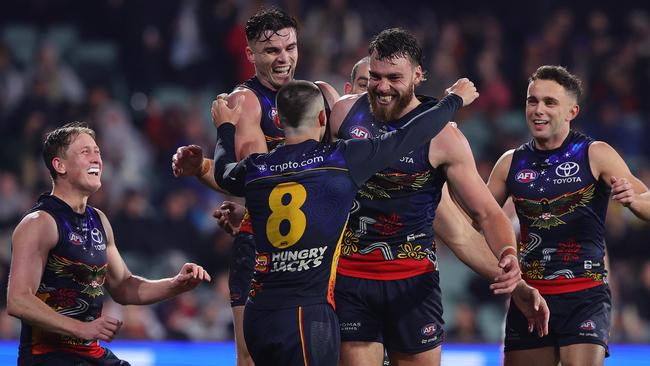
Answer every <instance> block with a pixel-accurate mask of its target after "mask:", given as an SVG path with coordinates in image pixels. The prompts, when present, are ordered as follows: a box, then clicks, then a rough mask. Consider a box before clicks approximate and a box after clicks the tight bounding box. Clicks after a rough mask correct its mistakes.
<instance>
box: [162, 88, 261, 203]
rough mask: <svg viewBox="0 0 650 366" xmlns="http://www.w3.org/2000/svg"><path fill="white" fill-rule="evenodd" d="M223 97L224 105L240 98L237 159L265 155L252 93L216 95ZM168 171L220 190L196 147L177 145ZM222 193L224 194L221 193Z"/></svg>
mask: <svg viewBox="0 0 650 366" xmlns="http://www.w3.org/2000/svg"><path fill="white" fill-rule="evenodd" d="M224 97H225V98H226V100H227V101H228V103H229V104H230V103H233V104H234V103H236V101H237V100H239V99H240V98H242V97H243V102H242V103H243V104H242V109H243V110H245V111H246V113H242V114H241V116H240V117H239V120H238V121H232V122H235V123H237V124H238V125H240V126H243V127H242V128H238V129H237V131H236V133H235V149H236V154H237V158H238V159H242V158H244V157H246V156H248V155H250V154H252V153H263V152H267V151H268V150H267V147H266V140H265V138H264V133H263V132H262V128H261V127H260V123H259V121H260V115H261V113H262V109H261V107H260V103H259V101H258V100H257V97H256V96H255V93H254V92H253V91H251V90H250V89H246V88H237V89H235V91H233V92H232V93H231V94H229V95H227V96H226V94H220V95H219V96H218V97H217V99H220V98H224ZM172 172H173V173H174V176H176V177H180V176H196V177H197V179H198V180H199V181H200V182H202V183H203V184H205V185H206V186H208V187H210V188H212V189H214V190H216V191H220V192H224V190H223V189H222V188H221V187H219V185H218V184H217V182H216V181H215V180H214V160H213V159H212V158H211V157H210V158H208V157H204V155H203V149H201V147H200V146H197V145H188V146H181V147H179V148H178V150H177V151H176V154H174V156H173V157H172ZM224 193H225V192H224Z"/></svg>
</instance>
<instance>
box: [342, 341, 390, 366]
mask: <svg viewBox="0 0 650 366" xmlns="http://www.w3.org/2000/svg"><path fill="white" fill-rule="evenodd" d="M383 362H384V345H383V344H381V343H378V342H341V357H340V360H339V365H340V366H381V365H382V364H383Z"/></svg>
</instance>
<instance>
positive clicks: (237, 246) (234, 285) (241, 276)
mask: <svg viewBox="0 0 650 366" xmlns="http://www.w3.org/2000/svg"><path fill="white" fill-rule="evenodd" d="M254 267H255V240H254V239H253V234H248V233H244V232H240V233H239V234H237V235H236V236H235V240H234V241H233V243H232V250H231V253H230V268H229V276H228V288H229V289H230V306H244V305H245V304H246V299H247V298H248V291H249V289H250V286H251V279H252V278H253V270H254Z"/></svg>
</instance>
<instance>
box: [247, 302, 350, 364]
mask: <svg viewBox="0 0 650 366" xmlns="http://www.w3.org/2000/svg"><path fill="white" fill-rule="evenodd" d="M338 329H339V322H338V319H337V317H336V313H335V312H334V309H332V306H331V305H330V304H315V305H306V306H300V307H291V308H284V309H272V310H266V309H264V310H262V309H255V308H252V307H251V306H250V305H246V307H245V308H244V338H245V339H246V346H248V351H249V352H250V354H251V357H252V358H253V361H255V365H256V366H266V365H269V366H277V365H283V366H284V365H286V366H306V365H310V366H317V365H322V366H330V365H336V364H338V361H339V352H340V347H341V338H340V335H339V332H338Z"/></svg>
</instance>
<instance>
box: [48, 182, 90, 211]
mask: <svg viewBox="0 0 650 366" xmlns="http://www.w3.org/2000/svg"><path fill="white" fill-rule="evenodd" d="M52 195H53V196H55V197H57V198H59V199H60V200H61V201H63V202H65V203H67V204H68V206H70V207H71V208H72V210H73V211H74V212H76V213H79V214H83V213H84V212H85V211H86V206H87V205H88V195H86V194H84V193H81V192H79V191H78V190H75V189H70V188H68V187H66V186H65V185H64V184H59V185H57V184H55V185H54V187H53V188H52Z"/></svg>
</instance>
